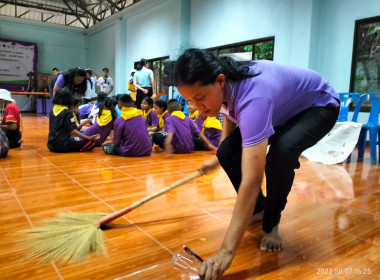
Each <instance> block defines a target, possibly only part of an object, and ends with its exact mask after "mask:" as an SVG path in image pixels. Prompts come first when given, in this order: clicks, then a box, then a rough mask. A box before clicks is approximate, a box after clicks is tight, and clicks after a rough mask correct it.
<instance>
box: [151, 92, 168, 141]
mask: <svg viewBox="0 0 380 280" xmlns="http://www.w3.org/2000/svg"><path fill="white" fill-rule="evenodd" d="M167 106H168V105H167V104H166V102H165V101H163V100H160V99H158V100H156V101H154V104H153V108H154V111H155V113H156V115H157V117H158V119H156V123H154V124H152V127H151V128H150V129H149V136H152V135H153V134H154V133H162V132H164V129H165V120H166V119H167V118H168V117H170V113H169V112H168V110H166V109H167Z"/></svg>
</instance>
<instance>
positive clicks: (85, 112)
mask: <svg viewBox="0 0 380 280" xmlns="http://www.w3.org/2000/svg"><path fill="white" fill-rule="evenodd" d="M93 107H94V104H92V103H91V102H88V103H87V104H83V105H80V106H79V118H80V119H86V118H88V117H89V115H90V113H91V111H92V108H93Z"/></svg>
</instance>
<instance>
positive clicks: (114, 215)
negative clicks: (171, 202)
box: [96, 170, 203, 227]
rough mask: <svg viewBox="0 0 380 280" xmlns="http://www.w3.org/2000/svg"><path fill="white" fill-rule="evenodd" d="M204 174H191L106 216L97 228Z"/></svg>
mask: <svg viewBox="0 0 380 280" xmlns="http://www.w3.org/2000/svg"><path fill="white" fill-rule="evenodd" d="M202 174H203V172H201V171H200V170H198V171H197V172H194V173H192V174H190V175H189V176H187V177H186V178H184V179H181V180H179V181H177V182H174V183H173V184H172V185H170V186H169V187H167V188H165V189H163V190H161V191H159V192H156V193H155V194H152V195H150V196H147V197H145V198H143V199H141V200H139V201H137V202H135V203H133V204H132V205H130V206H128V207H126V208H124V209H121V210H118V211H116V212H113V213H111V214H109V215H107V216H105V217H104V218H102V219H101V220H99V221H98V222H97V223H96V226H97V227H101V226H103V225H106V224H108V223H110V222H112V221H113V220H115V219H117V218H119V217H121V216H123V215H125V214H127V213H128V212H131V211H132V210H133V209H135V208H137V207H139V206H140V205H142V204H144V203H145V202H148V201H149V200H151V199H153V198H155V197H157V196H160V195H162V194H164V193H167V192H168V191H171V190H172V189H175V188H176V187H179V186H181V185H183V184H185V183H187V182H189V181H191V180H193V179H195V178H197V177H198V176H200V175H202Z"/></svg>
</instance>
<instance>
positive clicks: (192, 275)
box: [172, 251, 202, 280]
mask: <svg viewBox="0 0 380 280" xmlns="http://www.w3.org/2000/svg"><path fill="white" fill-rule="evenodd" d="M172 263H173V267H174V268H175V269H177V270H180V271H181V272H182V275H181V280H199V279H200V278H199V270H200V268H201V266H202V263H201V262H200V261H199V260H197V259H196V258H195V257H194V256H191V255H189V254H188V253H186V252H184V251H176V252H174V255H173V258H172Z"/></svg>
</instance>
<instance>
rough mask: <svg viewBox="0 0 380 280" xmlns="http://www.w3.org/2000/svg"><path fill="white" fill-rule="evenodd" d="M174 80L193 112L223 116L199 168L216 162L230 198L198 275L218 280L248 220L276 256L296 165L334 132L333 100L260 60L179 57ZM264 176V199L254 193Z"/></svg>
mask: <svg viewBox="0 0 380 280" xmlns="http://www.w3.org/2000/svg"><path fill="white" fill-rule="evenodd" d="M175 76H176V77H175V83H176V86H177V88H178V90H179V92H180V93H181V95H182V96H183V97H184V98H186V99H188V100H189V101H191V102H192V104H193V105H194V106H195V107H196V108H197V109H198V110H199V111H202V112H204V113H205V114H206V115H207V116H210V117H212V116H216V115H217V114H218V113H219V112H220V113H222V114H223V115H224V123H223V134H222V138H221V140H222V142H221V144H220V146H219V148H218V152H217V156H216V157H215V158H214V159H213V160H210V161H208V162H205V163H204V164H203V165H202V166H201V167H200V169H201V170H203V171H204V172H206V173H207V172H209V171H211V170H213V169H214V168H216V167H217V166H218V164H219V163H220V164H221V166H222V167H223V169H224V170H225V171H226V173H227V174H228V176H229V178H230V180H231V182H232V184H233V186H234V188H235V189H236V191H237V200H236V205H235V209H234V212H233V214H232V219H231V222H230V225H229V228H228V230H227V233H226V235H225V238H224V241H223V243H222V246H221V248H220V250H219V251H218V252H217V253H216V254H215V255H213V256H211V257H209V258H206V259H205V261H204V262H203V264H202V268H201V271H200V275H201V276H203V277H204V279H219V278H220V277H221V276H222V275H223V273H224V272H225V270H226V269H227V268H228V267H229V266H230V265H231V262H232V260H233V258H234V256H235V254H236V251H237V249H238V247H239V244H240V242H241V239H242V237H243V235H244V231H245V229H246V227H247V225H248V223H249V222H250V221H251V219H252V218H257V217H259V216H261V215H263V218H262V220H263V225H262V228H263V231H264V235H263V238H262V240H261V244H260V249H261V250H265V251H280V250H282V239H281V236H280V233H279V230H278V225H279V222H280V218H281V212H282V210H283V209H284V208H285V204H286V201H287V196H288V194H289V192H290V189H291V187H292V184H293V180H294V169H297V168H299V167H300V163H299V161H298V158H299V156H300V155H301V153H302V152H303V151H304V150H306V149H307V148H309V147H311V146H313V145H314V144H315V143H317V142H318V141H319V140H320V139H321V138H322V137H323V136H325V135H326V134H327V133H328V132H329V131H330V129H331V128H332V127H333V126H334V124H335V122H336V120H337V117H338V114H339V99H338V95H337V94H336V92H335V91H334V89H333V88H332V87H331V86H330V85H329V84H328V83H327V82H326V81H325V80H324V79H323V78H322V77H321V76H320V75H319V74H318V73H316V72H314V71H311V70H305V69H300V68H296V67H291V66H286V65H282V64H277V63H274V62H271V61H265V60H259V61H245V62H243V61H235V60H233V59H232V58H230V57H226V56H223V57H219V58H217V57H215V56H214V55H213V54H212V53H210V52H208V51H206V50H200V49H188V50H186V51H185V52H184V53H183V54H182V55H181V56H180V57H179V58H178V61H177V63H176V71H175ZM269 144H270V148H269V151H268V154H267V147H268V145H269ZM264 171H265V174H266V180H267V181H266V188H267V196H266V197H264V196H263V195H262V193H261V182H262V178H263V173H264ZM252 214H253V216H252Z"/></svg>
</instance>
